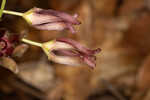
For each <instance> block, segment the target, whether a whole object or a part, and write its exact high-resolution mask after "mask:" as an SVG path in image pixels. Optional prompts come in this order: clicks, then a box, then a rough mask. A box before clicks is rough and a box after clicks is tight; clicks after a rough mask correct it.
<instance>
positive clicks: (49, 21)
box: [23, 8, 80, 33]
mask: <svg viewBox="0 0 150 100" xmlns="http://www.w3.org/2000/svg"><path fill="white" fill-rule="evenodd" d="M23 17H24V18H25V19H26V20H27V22H28V23H30V24H31V25H32V26H33V27H35V28H37V29H40V30H58V31H60V30H64V29H69V30H70V31H71V32H72V33H75V30H74V28H73V26H72V25H79V24H80V22H79V21H78V20H77V19H76V18H77V14H75V15H74V16H71V15H69V14H67V13H64V12H59V11H55V10H51V9H49V10H44V9H40V8H33V9H31V10H29V11H28V12H26V13H24V15H23Z"/></svg>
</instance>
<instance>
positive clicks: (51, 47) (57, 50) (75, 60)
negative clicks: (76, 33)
mask: <svg viewBox="0 0 150 100" xmlns="http://www.w3.org/2000/svg"><path fill="white" fill-rule="evenodd" d="M42 48H43V50H44V52H45V53H46V54H47V55H48V58H49V59H50V60H52V61H54V62H56V63H60V64H66V65H74V66H78V65H80V64H81V63H85V64H87V65H89V66H90V67H91V68H94V67H95V66H96V56H95V54H97V53H99V52H100V51H101V49H100V48H97V49H95V50H90V49H89V48H86V47H85V46H82V45H81V44H80V43H78V42H76V41H74V40H72V39H68V38H59V39H56V40H53V41H50V42H46V43H43V44H42Z"/></svg>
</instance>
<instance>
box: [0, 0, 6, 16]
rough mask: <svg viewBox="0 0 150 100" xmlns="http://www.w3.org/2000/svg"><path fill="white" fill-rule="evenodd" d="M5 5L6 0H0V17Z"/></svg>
mask: <svg viewBox="0 0 150 100" xmlns="http://www.w3.org/2000/svg"><path fill="white" fill-rule="evenodd" d="M5 5H6V0H3V1H2V4H1V10H0V18H1V17H2V15H3V10H4V8H5Z"/></svg>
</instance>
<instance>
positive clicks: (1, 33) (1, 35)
mask: <svg viewBox="0 0 150 100" xmlns="http://www.w3.org/2000/svg"><path fill="white" fill-rule="evenodd" d="M6 32H7V31H6V29H0V57H1V56H10V55H11V54H12V52H13V50H14V44H15V43H16V42H18V41H19V37H18V36H16V35H13V36H11V37H10V38H9V37H8V36H7V35H6Z"/></svg>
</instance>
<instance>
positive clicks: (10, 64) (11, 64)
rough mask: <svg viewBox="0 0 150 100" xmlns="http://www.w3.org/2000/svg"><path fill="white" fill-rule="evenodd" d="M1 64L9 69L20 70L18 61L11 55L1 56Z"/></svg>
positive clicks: (15, 71)
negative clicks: (10, 56)
mask: <svg viewBox="0 0 150 100" xmlns="http://www.w3.org/2000/svg"><path fill="white" fill-rule="evenodd" d="M0 65H1V66H2V67H4V68H7V69H9V70H10V71H12V72H14V73H18V72H19V69H18V67H17V64H16V62H15V61H14V60H13V59H11V58H9V57H1V58H0Z"/></svg>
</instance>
